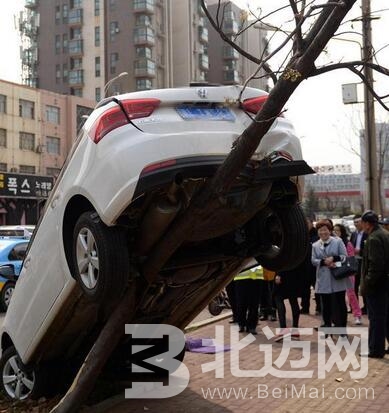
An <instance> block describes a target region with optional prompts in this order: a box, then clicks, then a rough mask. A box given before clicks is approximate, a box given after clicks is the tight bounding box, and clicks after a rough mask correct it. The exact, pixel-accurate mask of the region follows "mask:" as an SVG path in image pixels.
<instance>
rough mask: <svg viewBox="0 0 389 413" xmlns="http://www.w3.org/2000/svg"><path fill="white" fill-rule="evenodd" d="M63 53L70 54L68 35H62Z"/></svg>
mask: <svg viewBox="0 0 389 413" xmlns="http://www.w3.org/2000/svg"><path fill="white" fill-rule="evenodd" d="M62 51H63V52H64V53H67V52H68V35H67V34H63V35H62Z"/></svg>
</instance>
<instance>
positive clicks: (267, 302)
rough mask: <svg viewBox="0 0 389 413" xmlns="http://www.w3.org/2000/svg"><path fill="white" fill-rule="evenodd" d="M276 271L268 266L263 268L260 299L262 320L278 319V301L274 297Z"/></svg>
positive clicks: (260, 316) (260, 317)
mask: <svg viewBox="0 0 389 413" xmlns="http://www.w3.org/2000/svg"><path fill="white" fill-rule="evenodd" d="M275 276H276V273H275V272H274V271H270V270H268V269H267V268H264V269H263V277H262V279H261V296H260V299H259V319H260V321H265V320H269V321H277V317H276V313H277V308H276V303H275V301H274V297H273V286H274V277H275Z"/></svg>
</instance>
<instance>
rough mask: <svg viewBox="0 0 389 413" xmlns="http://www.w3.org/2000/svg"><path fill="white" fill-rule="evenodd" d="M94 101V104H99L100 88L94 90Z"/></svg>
mask: <svg viewBox="0 0 389 413" xmlns="http://www.w3.org/2000/svg"><path fill="white" fill-rule="evenodd" d="M95 99H96V102H100V100H101V88H99V87H97V88H96V89H95Z"/></svg>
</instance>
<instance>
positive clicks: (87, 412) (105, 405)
mask: <svg viewBox="0 0 389 413" xmlns="http://www.w3.org/2000/svg"><path fill="white" fill-rule="evenodd" d="M231 316H232V311H228V312H227V313H224V314H220V315H218V316H214V317H212V318H207V319H205V320H202V321H198V322H197V323H193V324H190V325H189V326H188V327H186V328H185V329H184V333H190V332H192V331H195V330H198V329H199V328H201V327H204V326H207V325H209V324H213V323H216V322H218V321H220V320H225V319H226V318H230V317H231ZM124 400H126V399H125V398H124V395H123V393H121V394H117V395H116V396H112V397H110V398H108V399H106V400H104V401H102V402H100V403H98V404H95V405H93V406H88V407H86V408H85V409H83V410H82V413H107V412H109V410H108V409H111V408H113V407H115V406H116V405H118V404H120V403H122V402H123V401H124Z"/></svg>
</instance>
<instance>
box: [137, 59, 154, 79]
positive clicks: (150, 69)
mask: <svg viewBox="0 0 389 413" xmlns="http://www.w3.org/2000/svg"><path fill="white" fill-rule="evenodd" d="M135 77H143V78H144V77H155V62H154V61H153V60H151V59H139V60H136V61H135Z"/></svg>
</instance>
